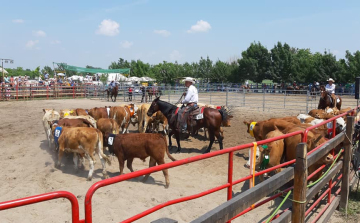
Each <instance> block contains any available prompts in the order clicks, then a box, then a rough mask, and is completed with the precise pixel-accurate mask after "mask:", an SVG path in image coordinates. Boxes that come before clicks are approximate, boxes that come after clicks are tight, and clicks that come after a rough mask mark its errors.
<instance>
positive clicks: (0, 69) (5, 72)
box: [0, 67, 8, 74]
mask: <svg viewBox="0 0 360 223" xmlns="http://www.w3.org/2000/svg"><path fill="white" fill-rule="evenodd" d="M3 70H4V74H8V72H7V71H6V70H5V69H3V68H2V67H0V73H1V74H2V72H3Z"/></svg>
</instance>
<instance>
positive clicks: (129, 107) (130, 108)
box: [126, 105, 135, 117]
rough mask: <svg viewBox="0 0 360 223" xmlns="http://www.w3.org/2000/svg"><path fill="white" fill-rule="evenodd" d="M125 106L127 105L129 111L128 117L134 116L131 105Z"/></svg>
mask: <svg viewBox="0 0 360 223" xmlns="http://www.w3.org/2000/svg"><path fill="white" fill-rule="evenodd" d="M126 107H128V109H129V111H130V117H132V116H134V114H135V111H134V109H133V107H132V106H130V105H127V106H126Z"/></svg>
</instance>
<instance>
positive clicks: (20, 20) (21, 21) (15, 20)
mask: <svg viewBox="0 0 360 223" xmlns="http://www.w3.org/2000/svg"><path fill="white" fill-rule="evenodd" d="M12 22H13V23H24V22H25V21H24V20H23V19H14V20H13V21H12Z"/></svg>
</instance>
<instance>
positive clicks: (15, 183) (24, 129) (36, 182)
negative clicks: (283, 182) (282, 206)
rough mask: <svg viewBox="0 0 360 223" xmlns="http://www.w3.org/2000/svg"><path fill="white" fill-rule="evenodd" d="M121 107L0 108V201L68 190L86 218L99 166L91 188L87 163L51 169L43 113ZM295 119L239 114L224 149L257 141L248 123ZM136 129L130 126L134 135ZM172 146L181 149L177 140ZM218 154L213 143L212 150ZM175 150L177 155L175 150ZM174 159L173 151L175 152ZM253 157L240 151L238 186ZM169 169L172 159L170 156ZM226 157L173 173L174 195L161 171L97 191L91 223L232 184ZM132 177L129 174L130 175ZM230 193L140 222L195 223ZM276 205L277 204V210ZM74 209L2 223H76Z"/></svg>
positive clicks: (68, 162) (60, 206)
mask: <svg viewBox="0 0 360 223" xmlns="http://www.w3.org/2000/svg"><path fill="white" fill-rule="evenodd" d="M120 104H121V103H120V102H119V103H112V102H105V101H101V100H90V99H75V100H48V101H45V100H36V101H19V102H16V101H11V102H2V103H0V117H2V118H1V120H2V121H1V125H0V139H1V140H0V148H1V150H2V153H1V154H0V160H1V162H0V169H1V170H2V171H1V173H0V177H1V179H2V180H1V184H0V191H1V194H0V202H1V201H7V200H12V199H17V198H22V197H26V196H32V195H36V194H41V193H46V192H51V191H58V190H65V191H69V192H71V193H73V194H74V195H75V196H77V198H78V200H79V205H80V218H81V219H83V218H84V198H85V194H86V192H87V190H88V188H89V187H90V186H91V185H92V184H94V183H95V182H97V181H99V180H101V179H102V173H101V164H100V162H99V160H98V157H97V158H96V159H97V163H96V164H95V172H94V176H93V180H92V181H91V182H88V181H86V176H87V174H88V170H89V167H88V162H87V161H86V162H85V169H84V170H79V172H78V173H76V172H75V170H74V168H73V161H72V156H67V157H66V156H65V157H64V158H63V160H62V163H63V166H62V167H61V169H57V168H55V167H54V163H55V161H56V154H55V152H54V151H53V150H51V149H49V148H48V144H47V140H46V136H45V132H44V129H43V126H42V116H43V111H42V109H43V108H55V109H56V110H58V111H59V110H60V109H63V108H92V107H95V106H97V107H100V106H106V105H111V106H114V105H120ZM296 114H298V112H296V111H291V112H285V111H282V112H279V111H276V112H274V111H265V112H263V111H258V110H248V109H245V108H234V109H233V115H234V119H233V120H232V127H229V128H224V130H225V132H224V134H225V140H224V147H225V148H227V147H232V146H236V145H240V144H244V143H249V142H252V141H253V139H252V138H251V137H250V135H249V134H248V133H247V132H246V127H245V125H243V123H242V122H243V120H250V119H254V120H265V119H269V118H272V117H282V116H288V115H296ZM135 129H137V128H135V127H131V128H130V130H131V132H136V130H135ZM173 144H176V142H175V140H174V139H173ZM181 145H182V148H183V149H182V153H181V154H173V156H174V157H175V158H176V159H184V158H188V157H192V156H196V155H199V154H201V153H202V151H204V150H205V148H206V147H207V145H208V141H205V140H204V137H203V133H200V136H199V137H197V138H193V137H190V138H189V139H188V140H185V141H181ZM218 149H219V145H218V144H214V146H213V149H212V151H216V150H218ZM174 150H175V148H173V150H172V151H174ZM170 152H171V151H170ZM247 158H248V151H247V150H242V151H239V152H236V153H235V156H234V180H235V179H239V178H241V177H244V176H246V175H248V174H249V170H248V169H246V168H244V167H243V166H244V164H245V162H247ZM148 160H149V159H147V160H146V162H142V161H141V160H139V159H137V160H134V163H133V167H134V170H140V169H144V168H146V167H147V166H148ZM166 162H170V159H169V158H167V157H166ZM227 163H228V155H222V156H217V157H214V158H210V159H207V160H203V161H199V162H195V163H191V164H187V165H183V166H180V167H175V168H172V169H169V175H170V188H169V189H165V188H164V185H165V184H164V182H165V180H164V176H163V174H162V172H157V173H153V174H152V175H150V178H149V180H148V181H147V182H146V183H142V182H141V178H137V179H132V180H129V181H125V182H121V183H117V184H114V185H111V186H107V187H104V188H100V189H99V190H98V191H97V192H96V193H95V195H94V197H93V222H120V221H122V220H125V219H127V218H129V217H131V216H133V215H136V214H137V213H140V212H142V211H145V210H146V209H149V208H151V207H153V206H156V205H158V204H160V203H163V202H165V201H169V200H172V199H176V198H180V197H184V196H188V195H193V194H197V193H199V192H202V191H204V190H207V189H211V188H214V187H216V186H220V185H222V184H225V183H227V168H228V166H227ZM107 171H108V173H109V175H110V177H113V176H117V175H118V174H119V166H118V162H117V159H116V158H112V165H111V166H108V167H107ZM129 172H130V171H129V170H128V169H127V168H125V173H129ZM247 188H248V182H245V183H242V184H239V185H236V186H234V187H233V193H234V194H237V193H240V192H242V191H244V190H246V189H247ZM226 196H227V193H226V189H225V190H221V191H219V192H216V193H213V194H210V195H208V196H206V197H202V198H199V199H195V200H192V201H188V202H184V203H180V204H176V205H172V206H169V207H165V208H163V209H161V210H159V211H157V212H155V213H153V214H151V215H148V216H146V217H144V218H142V219H140V220H138V221H137V222H151V221H153V220H156V219H159V218H162V217H169V218H173V219H175V220H178V221H179V222H190V221H191V220H193V219H195V218H197V217H199V216H201V215H202V214H204V213H206V212H207V211H209V210H211V209H213V208H215V207H217V206H218V205H220V204H222V203H223V202H225V201H226ZM278 203H279V202H278V201H275V204H278ZM274 208H276V206H275V205H274V202H270V203H268V204H265V205H263V206H261V207H259V208H257V209H255V210H254V211H252V212H250V213H248V214H245V215H244V216H242V217H240V218H238V219H237V220H235V221H233V222H259V221H263V220H265V219H266V217H267V216H268V215H269V214H270V212H271V211H272V210H273V209H274ZM70 213H71V208H70V203H69V202H68V201H67V200H65V199H57V200H53V201H47V202H44V203H39V204H35V205H29V206H25V207H21V208H16V209H10V210H6V211H1V212H0V222H1V223H7V222H71V214H70Z"/></svg>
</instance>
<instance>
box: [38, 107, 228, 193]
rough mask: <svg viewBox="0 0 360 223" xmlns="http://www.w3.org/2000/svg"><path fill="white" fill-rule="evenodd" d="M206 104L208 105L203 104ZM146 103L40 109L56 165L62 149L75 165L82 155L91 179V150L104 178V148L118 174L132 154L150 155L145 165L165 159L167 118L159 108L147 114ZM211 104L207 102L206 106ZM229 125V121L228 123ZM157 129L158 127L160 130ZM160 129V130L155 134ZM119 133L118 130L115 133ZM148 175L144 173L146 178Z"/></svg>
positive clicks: (141, 156)
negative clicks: (134, 129)
mask: <svg viewBox="0 0 360 223" xmlns="http://www.w3.org/2000/svg"><path fill="white" fill-rule="evenodd" d="M203 106H208V105H203ZM149 107H150V104H141V105H140V106H139V107H137V106H136V105H135V104H129V105H124V106H112V107H100V108H99V107H95V108H91V109H82V108H77V109H62V110H60V112H57V111H55V110H54V109H43V111H44V116H43V125H44V129H45V133H46V136H47V139H48V143H49V148H55V150H56V151H57V152H58V160H57V162H56V167H58V168H59V167H60V166H61V159H62V156H63V154H64V152H68V153H73V155H74V156H73V161H74V164H75V169H76V170H77V169H78V168H79V167H83V163H84V159H87V160H88V161H89V165H90V170H89V174H88V178H87V179H88V180H91V179H92V175H93V171H94V164H95V157H94V156H95V154H97V155H98V156H99V158H100V161H101V164H102V169H103V175H104V178H108V174H107V171H106V163H108V164H109V165H111V161H110V159H109V157H108V156H107V155H106V154H105V153H104V148H105V149H107V150H108V151H109V153H110V154H112V155H115V156H116V157H117V158H118V161H119V168H120V174H122V173H123V169H124V162H125V161H127V167H128V168H129V170H130V171H132V172H133V168H132V162H133V159H134V158H140V159H142V160H144V161H145V158H147V157H150V161H149V167H151V166H155V165H156V163H157V164H158V165H160V164H163V163H165V161H164V157H165V153H166V154H167V156H168V157H169V158H170V159H171V160H173V161H175V159H174V158H173V157H172V156H171V155H170V153H169V149H168V146H167V141H166V137H165V135H167V134H168V132H169V127H168V120H167V119H166V117H165V116H164V115H163V114H162V113H161V112H160V111H158V112H156V113H155V114H153V115H152V116H151V117H149V116H148V115H147V112H148V109H149ZM210 107H211V106H210ZM130 124H132V125H134V126H135V125H136V124H137V125H138V131H139V133H133V134H124V133H129V131H128V128H129V126H130ZM228 126H230V123H228ZM160 130H161V131H160ZM159 132H163V133H164V134H157V133H159ZM118 133H122V134H118ZM79 161H80V162H79ZM163 173H164V176H165V181H166V186H165V187H166V188H167V187H168V186H169V184H170V182H169V177H168V172H167V170H164V171H163ZM147 178H148V176H145V177H144V181H146V180H147Z"/></svg>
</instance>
